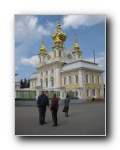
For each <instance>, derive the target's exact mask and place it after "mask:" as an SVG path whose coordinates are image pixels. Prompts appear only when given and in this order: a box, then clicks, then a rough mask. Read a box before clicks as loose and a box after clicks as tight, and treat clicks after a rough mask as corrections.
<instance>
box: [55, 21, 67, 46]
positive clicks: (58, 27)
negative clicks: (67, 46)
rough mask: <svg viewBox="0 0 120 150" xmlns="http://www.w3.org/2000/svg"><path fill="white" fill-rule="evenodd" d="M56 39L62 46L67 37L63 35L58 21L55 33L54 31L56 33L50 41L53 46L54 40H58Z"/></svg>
mask: <svg viewBox="0 0 120 150" xmlns="http://www.w3.org/2000/svg"><path fill="white" fill-rule="evenodd" d="M58 38H59V40H60V41H61V42H60V44H63V43H64V41H65V40H66V38H67V35H66V34H65V33H63V32H62V30H61V26H60V20H59V22H58V25H57V31H56V33H55V34H53V35H52V39H53V41H54V43H55V44H56V42H55V41H56V39H57V40H58ZM58 43H59V42H57V44H58Z"/></svg>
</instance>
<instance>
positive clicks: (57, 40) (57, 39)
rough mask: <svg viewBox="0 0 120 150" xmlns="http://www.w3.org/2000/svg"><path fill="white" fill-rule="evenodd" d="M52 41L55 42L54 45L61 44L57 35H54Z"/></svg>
mask: <svg viewBox="0 0 120 150" xmlns="http://www.w3.org/2000/svg"><path fill="white" fill-rule="evenodd" d="M54 43H55V45H61V40H60V39H59V37H58V36H56V38H55V40H54Z"/></svg>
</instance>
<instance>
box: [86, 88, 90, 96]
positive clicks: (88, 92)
mask: <svg viewBox="0 0 120 150" xmlns="http://www.w3.org/2000/svg"><path fill="white" fill-rule="evenodd" d="M86 92H87V93H86V94H87V97H88V96H89V89H87V91H86Z"/></svg>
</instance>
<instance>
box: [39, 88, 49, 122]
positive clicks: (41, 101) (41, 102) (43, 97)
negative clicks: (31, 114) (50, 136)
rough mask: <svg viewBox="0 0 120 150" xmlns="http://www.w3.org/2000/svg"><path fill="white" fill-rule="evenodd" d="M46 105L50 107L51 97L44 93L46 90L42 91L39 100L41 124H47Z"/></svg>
mask: <svg viewBox="0 0 120 150" xmlns="http://www.w3.org/2000/svg"><path fill="white" fill-rule="evenodd" d="M46 106H48V107H49V99H48V97H47V96H46V95H45V94H44V91H40V95H39V96H38V100H37V107H38V108H39V124H40V125H43V124H46V122H45V114H46Z"/></svg>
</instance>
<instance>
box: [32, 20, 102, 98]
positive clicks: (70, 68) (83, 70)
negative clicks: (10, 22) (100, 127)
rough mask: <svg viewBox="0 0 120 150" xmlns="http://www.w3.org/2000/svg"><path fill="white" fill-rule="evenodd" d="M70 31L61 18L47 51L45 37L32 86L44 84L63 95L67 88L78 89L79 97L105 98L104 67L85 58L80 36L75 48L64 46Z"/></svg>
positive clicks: (46, 88)
mask: <svg viewBox="0 0 120 150" xmlns="http://www.w3.org/2000/svg"><path fill="white" fill-rule="evenodd" d="M66 38H67V35H66V34H65V33H63V32H62V30H61V26H60V23H59V22H58V25H57V30H56V33H55V34H53V35H52V39H53V41H54V46H53V47H52V49H51V51H50V52H48V53H47V52H46V48H45V45H44V39H42V46H41V48H40V53H39V54H38V58H39V63H38V65H37V68H36V69H37V72H36V73H34V74H32V76H31V78H30V90H33V91H34V90H35V89H36V88H35V87H41V88H42V89H43V90H45V91H59V92H60V98H61V99H64V98H65V96H66V92H69V91H72V92H77V96H78V98H79V99H84V100H87V99H91V98H92V97H95V98H103V95H104V93H103V91H104V90H103V75H102V74H103V71H102V70H101V69H100V67H99V66H98V64H97V63H94V62H88V61H85V60H83V59H82V52H81V50H80V46H79V45H78V42H77V38H75V44H74V46H73V52H71V51H69V50H67V49H66V48H65V47H64V42H65V40H66Z"/></svg>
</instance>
